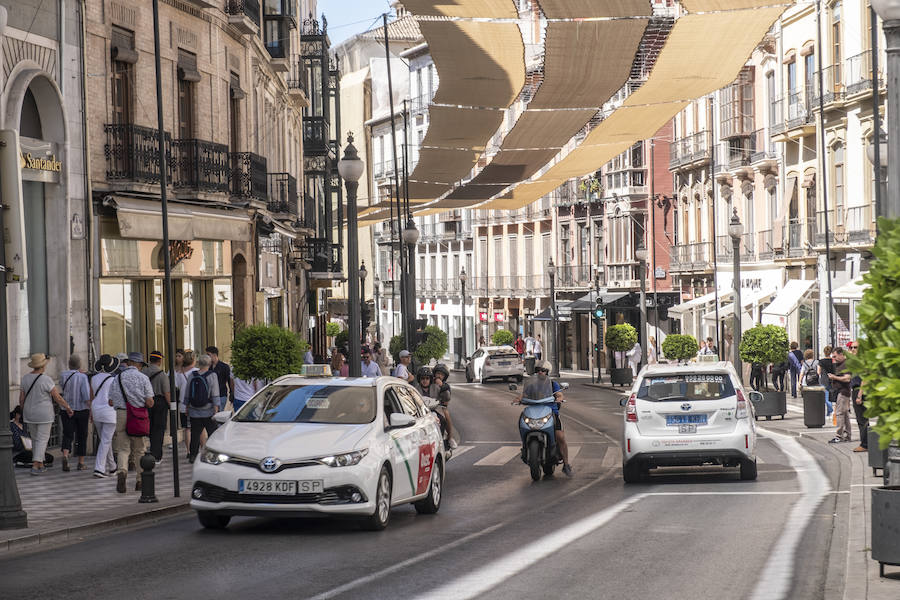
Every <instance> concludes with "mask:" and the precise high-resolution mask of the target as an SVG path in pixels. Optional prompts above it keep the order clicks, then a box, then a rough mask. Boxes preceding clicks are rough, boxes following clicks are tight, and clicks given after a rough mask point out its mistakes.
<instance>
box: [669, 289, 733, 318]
mask: <svg viewBox="0 0 900 600" xmlns="http://www.w3.org/2000/svg"><path fill="white" fill-rule="evenodd" d="M731 294H732V292H731V291H723V292H719V300H720V301H721V300H724V299H726V298H730V297H731ZM715 300H716V293H715V292H710V293H709V294H706V295H703V296H700V297H698V298H694V299H693V300H688V301H687V302H682V303H681V304H679V305H677V306H673V307H672V308H670V309H669V311H668V312H669V314H670V315H682V314H684V313H686V312H688V311H692V310H694V309H695V308H700V307H701V306H706V305H707V304H709V303H710V302H715ZM720 312H721V311H720Z"/></svg>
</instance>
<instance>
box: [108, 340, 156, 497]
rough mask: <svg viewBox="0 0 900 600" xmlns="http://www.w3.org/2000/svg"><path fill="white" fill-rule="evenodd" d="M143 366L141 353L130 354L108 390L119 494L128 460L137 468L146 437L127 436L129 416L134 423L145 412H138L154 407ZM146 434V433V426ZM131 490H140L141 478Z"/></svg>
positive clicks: (124, 479) (126, 474) (122, 488)
mask: <svg viewBox="0 0 900 600" xmlns="http://www.w3.org/2000/svg"><path fill="white" fill-rule="evenodd" d="M145 364H147V363H145V362H144V355H143V354H141V353H140V352H130V353H129V354H128V358H127V359H126V360H125V365H124V367H120V370H119V374H118V375H116V377H115V381H111V382H110V383H109V385H110V387H112V389H111V390H109V400H110V402H111V403H112V405H113V407H114V408H115V409H116V436H115V440H114V441H113V448H114V449H115V451H116V469H117V472H116V491H117V492H118V493H120V494H124V493H125V484H126V479H127V477H128V463H129V461H131V462H132V463H133V464H134V465H135V466H137V465H139V464H140V463H141V456H143V455H144V449H145V447H146V442H145V439H146V438H147V435H141V434H136V433H135V434H133V435H132V434H130V433H128V430H129V427H128V421H129V416H128V415H129V413H131V414H132V420H133V421H134V420H137V419H136V417H138V416H141V415H140V413H142V412H144V411H141V410H140V409H147V410H149V409H151V408H153V385H152V384H151V383H150V379H149V378H148V377H147V376H146V375H144V374H143V373H141V372H140V369H141V367H143V366H144V365H145ZM129 406H130V407H131V408H129ZM134 409H138V410H137V411H135V410H134ZM147 433H148V434H149V427H147ZM134 489H135V491H137V490H140V489H141V479H140V477H138V478H137V481H135V484H134Z"/></svg>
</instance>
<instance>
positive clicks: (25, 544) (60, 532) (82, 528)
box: [0, 497, 190, 557]
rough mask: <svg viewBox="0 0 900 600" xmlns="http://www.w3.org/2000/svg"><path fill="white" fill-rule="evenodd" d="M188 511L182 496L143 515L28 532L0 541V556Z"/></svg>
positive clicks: (113, 517) (56, 526)
mask: <svg viewBox="0 0 900 600" xmlns="http://www.w3.org/2000/svg"><path fill="white" fill-rule="evenodd" d="M189 510H190V499H189V498H187V497H185V498H183V499H182V498H178V499H175V500H174V501H173V502H171V503H169V504H163V503H160V504H158V505H155V506H154V507H153V508H150V509H148V510H145V511H142V512H137V513H128V514H122V515H116V516H112V517H110V518H101V519H98V520H93V521H88V522H84V523H80V524H77V525H72V526H65V525H63V526H60V525H45V526H43V527H38V528H36V529H34V530H32V531H28V533H25V534H24V535H20V536H18V537H12V538H9V539H6V540H0V557H2V556H6V555H7V553H10V552H21V551H28V550H36V549H38V548H39V547H40V549H42V550H43V549H48V548H50V547H56V546H62V545H66V544H71V543H75V542H80V541H82V540H84V539H86V538H89V537H93V536H96V535H99V534H103V533H109V532H110V531H111V530H114V529H119V528H123V527H128V526H132V525H138V524H145V523H149V522H153V521H159V520H162V519H164V518H167V517H171V516H173V515H177V514H181V513H186V512H188V511H189ZM26 531H27V530H26ZM14 535H15V534H14Z"/></svg>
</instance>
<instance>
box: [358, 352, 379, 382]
mask: <svg viewBox="0 0 900 600" xmlns="http://www.w3.org/2000/svg"><path fill="white" fill-rule="evenodd" d="M360 374H361V375H362V376H363V377H381V368H380V367H379V366H378V365H377V364H376V363H375V362H374V361H373V360H372V352H371V351H370V350H369V349H368V348H363V349H362V365H361V371H360Z"/></svg>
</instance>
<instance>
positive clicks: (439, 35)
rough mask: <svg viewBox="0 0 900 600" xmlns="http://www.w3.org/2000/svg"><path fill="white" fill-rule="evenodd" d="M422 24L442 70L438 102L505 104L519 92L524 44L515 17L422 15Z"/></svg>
mask: <svg viewBox="0 0 900 600" xmlns="http://www.w3.org/2000/svg"><path fill="white" fill-rule="evenodd" d="M510 4H511V3H510ZM419 27H420V29H421V30H422V35H424V36H425V39H426V40H427V41H428V48H429V51H430V52H431V57H432V59H433V60H434V64H435V67H437V70H438V73H439V75H440V80H441V83H440V86H439V87H438V90H437V93H435V96H434V103H435V104H450V105H456V106H477V107H482V108H507V107H508V106H509V105H510V104H512V103H513V101H515V99H516V98H517V97H518V95H519V92H521V90H522V86H523V85H524V84H525V44H524V43H523V42H522V34H521V32H520V31H519V26H518V25H517V24H516V23H495V22H484V21H420V22H419Z"/></svg>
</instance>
